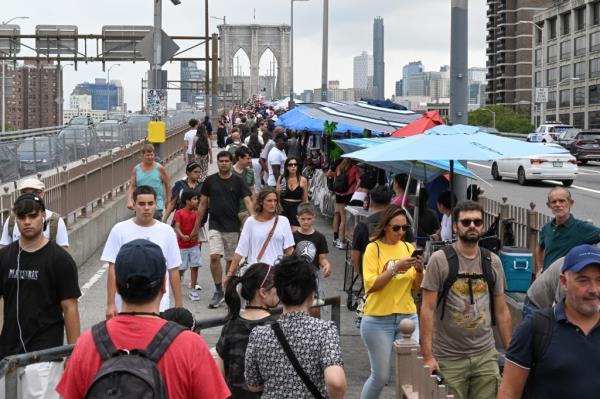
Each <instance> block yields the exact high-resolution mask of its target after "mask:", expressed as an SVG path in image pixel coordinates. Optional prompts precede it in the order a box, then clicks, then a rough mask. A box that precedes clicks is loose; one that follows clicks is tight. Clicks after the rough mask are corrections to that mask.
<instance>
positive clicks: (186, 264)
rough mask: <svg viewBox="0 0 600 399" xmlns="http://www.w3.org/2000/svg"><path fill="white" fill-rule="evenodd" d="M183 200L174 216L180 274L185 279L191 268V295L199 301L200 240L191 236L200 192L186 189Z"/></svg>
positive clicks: (182, 196) (182, 195)
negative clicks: (179, 256) (181, 206)
mask: <svg viewBox="0 0 600 399" xmlns="http://www.w3.org/2000/svg"><path fill="white" fill-rule="evenodd" d="M181 202H182V203H183V204H184V207H183V208H181V209H179V210H177V211H176V212H175V216H174V217H173V222H174V223H175V233H176V234H177V244H179V251H180V252H181V266H180V267H179V275H180V277H181V279H182V281H183V275H184V273H185V271H186V270H187V269H190V285H189V287H190V292H189V297H190V299H191V300H192V301H199V300H200V294H199V293H198V290H199V289H200V286H199V285H198V268H199V267H200V242H199V241H198V237H197V236H193V237H192V236H191V233H192V230H193V229H194V223H195V222H196V214H197V212H196V210H197V208H198V194H197V193H196V192H195V191H193V190H184V191H183V192H182V193H181Z"/></svg>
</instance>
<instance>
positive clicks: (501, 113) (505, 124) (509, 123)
mask: <svg viewBox="0 0 600 399" xmlns="http://www.w3.org/2000/svg"><path fill="white" fill-rule="evenodd" d="M486 109H487V110H489V111H492V112H494V113H495V114H496V129H498V130H499V131H501V132H510V133H530V132H532V131H533V125H532V124H531V119H530V115H529V113H528V112H527V111H526V110H523V111H519V112H515V111H513V110H512V109H510V108H507V107H504V106H502V105H487V106H485V107H482V108H479V109H477V110H475V111H471V112H469V125H474V126H490V127H491V126H493V115H492V113H491V112H489V111H486Z"/></svg>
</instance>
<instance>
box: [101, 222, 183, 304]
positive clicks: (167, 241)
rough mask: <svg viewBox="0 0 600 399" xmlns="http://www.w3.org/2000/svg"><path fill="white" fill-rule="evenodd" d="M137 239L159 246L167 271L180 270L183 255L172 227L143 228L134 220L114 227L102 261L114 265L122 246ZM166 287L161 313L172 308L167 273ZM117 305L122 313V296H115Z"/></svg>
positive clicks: (160, 225) (157, 223) (163, 225)
mask: <svg viewBox="0 0 600 399" xmlns="http://www.w3.org/2000/svg"><path fill="white" fill-rule="evenodd" d="M137 239H145V240H149V241H152V242H153V243H154V244H156V245H158V246H159V247H160V249H161V250H162V253H163V255H164V257H165V259H166V261H167V262H166V266H167V269H169V270H170V269H174V268H178V267H179V266H180V265H181V253H180V252H179V246H178V245H177V236H176V235H175V231H174V230H173V228H172V227H171V226H169V225H168V224H165V223H161V222H158V221H157V222H156V223H154V224H153V225H152V226H150V227H142V226H139V225H137V224H135V222H134V221H133V219H129V220H125V221H124V222H120V223H117V224H116V225H114V226H113V228H112V230H111V231H110V234H109V235H108V239H107V240H106V245H105V246H104V251H102V256H101V257H100V260H102V261H104V262H110V263H113V264H114V263H115V259H117V254H118V253H119V250H120V249H121V246H123V244H127V243H128V242H130V241H133V240H137ZM166 285H167V292H166V293H165V295H163V297H162V299H161V301H160V311H161V312H162V311H164V310H166V309H168V308H170V307H171V306H170V298H169V294H170V291H171V285H170V282H169V273H167V284H166ZM115 305H116V306H117V311H120V310H121V296H120V295H119V294H117V295H116V296H115Z"/></svg>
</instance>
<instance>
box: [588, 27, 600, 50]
mask: <svg viewBox="0 0 600 399" xmlns="http://www.w3.org/2000/svg"><path fill="white" fill-rule="evenodd" d="M596 51H600V32H594V33H592V34H590V53H593V52H596Z"/></svg>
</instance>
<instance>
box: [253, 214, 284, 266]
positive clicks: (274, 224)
mask: <svg viewBox="0 0 600 399" xmlns="http://www.w3.org/2000/svg"><path fill="white" fill-rule="evenodd" d="M278 221H279V216H275V221H274V222H273V227H271V231H269V235H268V236H267V239H266V240H265V242H264V243H263V245H262V248H261V249H260V252H259V253H258V256H257V257H256V261H257V262H260V260H261V259H262V257H263V255H264V254H265V251H266V250H267V245H269V243H270V242H271V238H273V233H275V228H276V227H277V222H278Z"/></svg>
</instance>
